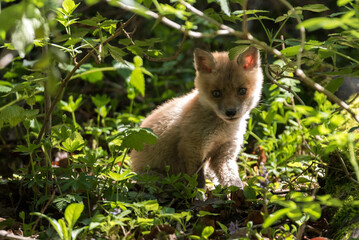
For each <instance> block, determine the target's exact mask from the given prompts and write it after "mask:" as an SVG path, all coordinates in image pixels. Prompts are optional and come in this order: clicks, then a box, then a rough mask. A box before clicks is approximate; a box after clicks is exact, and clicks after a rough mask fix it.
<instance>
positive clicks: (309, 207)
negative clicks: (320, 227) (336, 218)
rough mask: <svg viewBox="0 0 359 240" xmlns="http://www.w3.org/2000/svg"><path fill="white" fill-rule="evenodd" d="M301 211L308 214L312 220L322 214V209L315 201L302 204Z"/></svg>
mask: <svg viewBox="0 0 359 240" xmlns="http://www.w3.org/2000/svg"><path fill="white" fill-rule="evenodd" d="M303 212H304V213H306V214H308V215H309V216H310V218H311V219H312V220H314V221H315V220H318V219H319V218H320V216H321V215H322V209H321V207H320V204H319V203H317V202H313V203H307V204H305V205H304V206H303Z"/></svg>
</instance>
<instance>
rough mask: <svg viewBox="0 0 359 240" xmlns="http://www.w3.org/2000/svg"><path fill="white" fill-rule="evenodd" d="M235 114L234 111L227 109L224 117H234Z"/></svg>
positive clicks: (235, 111)
mask: <svg viewBox="0 0 359 240" xmlns="http://www.w3.org/2000/svg"><path fill="white" fill-rule="evenodd" d="M236 113H237V110H236V109H227V110H226V116H227V117H234V116H235V115H236Z"/></svg>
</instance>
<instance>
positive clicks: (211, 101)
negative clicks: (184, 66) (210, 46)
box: [194, 47, 263, 122]
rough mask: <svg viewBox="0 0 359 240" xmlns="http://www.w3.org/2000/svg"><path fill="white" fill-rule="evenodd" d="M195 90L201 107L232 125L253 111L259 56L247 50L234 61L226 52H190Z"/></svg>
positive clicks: (258, 89) (259, 82)
mask: <svg viewBox="0 0 359 240" xmlns="http://www.w3.org/2000/svg"><path fill="white" fill-rule="evenodd" d="M194 66H195V68H196V71H197V72H196V79H195V86H196V88H197V89H198V91H199V99H200V102H201V104H202V105H203V106H205V107H206V106H208V107H210V108H212V109H213V110H214V112H215V113H216V114H217V116H218V117H220V118H222V119H223V120H225V121H229V122H230V121H235V120H237V119H239V118H241V117H243V116H244V115H245V114H248V113H249V112H250V111H251V110H252V108H254V107H255V106H256V105H257V103H258V101H259V99H260V95H261V90H262V83H263V73H262V70H261V68H260V55H259V51H258V50H257V49H256V48H255V47H249V48H248V49H247V50H246V51H244V52H243V53H242V54H240V55H239V56H238V58H237V59H235V60H232V61H231V60H229V58H228V53H227V52H214V53H210V52H206V51H203V50H200V49H195V51H194Z"/></svg>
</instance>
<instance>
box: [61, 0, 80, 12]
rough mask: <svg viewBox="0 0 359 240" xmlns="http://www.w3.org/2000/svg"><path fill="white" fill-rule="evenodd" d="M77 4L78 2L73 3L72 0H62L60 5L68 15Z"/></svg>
mask: <svg viewBox="0 0 359 240" xmlns="http://www.w3.org/2000/svg"><path fill="white" fill-rule="evenodd" d="M79 4H80V3H78V4H75V2H74V1H73V0H64V1H63V2H62V7H63V8H64V10H65V11H66V13H68V15H71V13H72V12H73V11H74V10H75V9H76V8H77V6H78V5H79Z"/></svg>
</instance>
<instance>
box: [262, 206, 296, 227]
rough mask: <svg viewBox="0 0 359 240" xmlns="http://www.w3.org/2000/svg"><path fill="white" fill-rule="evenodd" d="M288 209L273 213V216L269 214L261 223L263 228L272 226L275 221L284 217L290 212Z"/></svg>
mask: <svg viewBox="0 0 359 240" xmlns="http://www.w3.org/2000/svg"><path fill="white" fill-rule="evenodd" d="M290 211H291V209H290V208H282V209H279V210H278V211H276V212H274V213H273V214H270V215H269V216H268V217H267V218H266V219H265V220H264V223H263V228H268V227H269V226H271V225H272V224H274V223H275V222H276V221H278V220H279V219H281V218H282V217H284V216H285V215H286V214H287V213H288V212H290Z"/></svg>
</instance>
